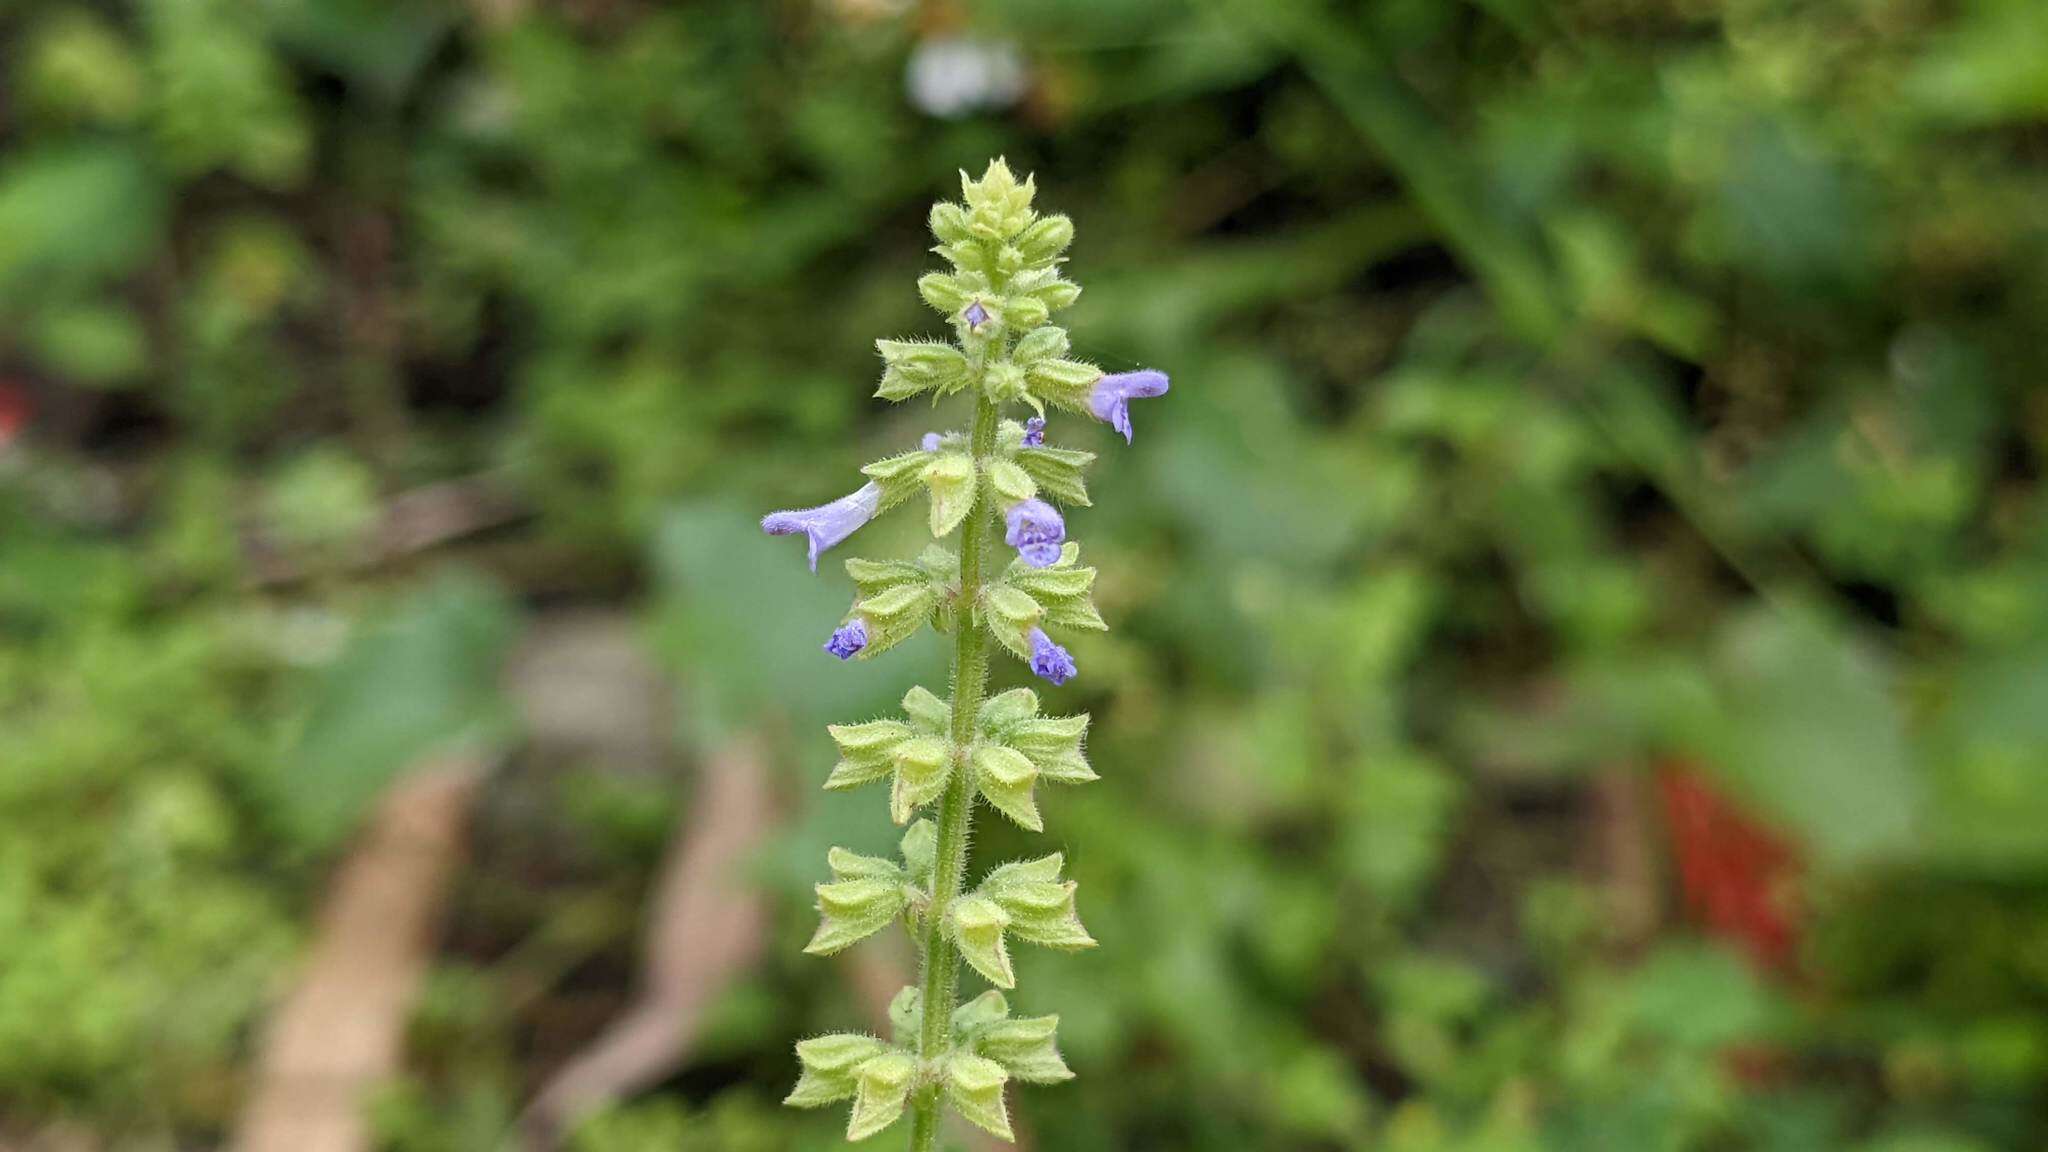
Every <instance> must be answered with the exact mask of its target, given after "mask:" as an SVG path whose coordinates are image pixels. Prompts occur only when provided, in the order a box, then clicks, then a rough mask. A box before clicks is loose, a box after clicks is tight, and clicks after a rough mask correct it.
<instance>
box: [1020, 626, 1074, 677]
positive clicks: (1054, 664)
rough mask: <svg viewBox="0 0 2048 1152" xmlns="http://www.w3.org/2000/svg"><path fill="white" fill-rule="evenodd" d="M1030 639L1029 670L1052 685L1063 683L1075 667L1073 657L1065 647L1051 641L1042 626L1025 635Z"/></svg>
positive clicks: (1072, 673) (1071, 674)
mask: <svg viewBox="0 0 2048 1152" xmlns="http://www.w3.org/2000/svg"><path fill="white" fill-rule="evenodd" d="M1025 638H1026V639H1028V640H1030V641H1031V670H1032V671H1033V672H1035V673H1037V674H1038V675H1040V676H1042V677H1044V678H1045V679H1047V680H1050V681H1051V682H1052V683H1053V686H1054V687H1058V686H1059V685H1061V684H1065V683H1066V682H1067V681H1068V680H1069V679H1070V678H1072V676H1073V675H1074V672H1075V671H1076V669H1075V668H1074V658H1073V657H1072V656H1071V655H1068V653H1067V650H1066V649H1065V648H1062V647H1060V646H1059V645H1057V644H1055V643H1053V642H1052V637H1050V636H1047V635H1046V634H1045V629H1043V628H1033V629H1032V630H1031V632H1030V633H1029V634H1028V635H1027V636H1026V637H1025Z"/></svg>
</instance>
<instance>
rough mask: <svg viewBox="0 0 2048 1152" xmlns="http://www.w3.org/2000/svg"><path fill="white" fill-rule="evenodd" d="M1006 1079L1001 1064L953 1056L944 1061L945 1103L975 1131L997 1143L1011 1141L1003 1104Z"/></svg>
mask: <svg viewBox="0 0 2048 1152" xmlns="http://www.w3.org/2000/svg"><path fill="white" fill-rule="evenodd" d="M1009 1079H1010V1074H1009V1072H1008V1071H1006V1070H1005V1069H1004V1068H1003V1066H1002V1065H1001V1064H998V1063H996V1062H995V1061H993V1060H989V1059H986V1058H984V1057H981V1056H974V1055H970V1054H969V1053H965V1052H955V1053H953V1054H952V1055H951V1056H948V1057H946V1102H947V1103H949V1104H951V1105H952V1106H953V1110H954V1111H955V1112H958V1113H960V1115H961V1116H963V1117H965V1118H966V1119H967V1120H968V1122H970V1123H972V1124H974V1125H975V1126H976V1127H978V1128H982V1129H984V1130H986V1131H988V1132H989V1133H990V1134H992V1135H994V1136H996V1137H998V1138H1000V1139H1003V1140H1015V1139H1016V1137H1015V1136H1014V1135H1013V1134H1012V1133H1011V1132H1010V1116H1009V1113H1008V1112H1007V1111H1006V1110H1005V1108H1004V1104H1003V1085H1004V1084H1006V1083H1008V1082H1009Z"/></svg>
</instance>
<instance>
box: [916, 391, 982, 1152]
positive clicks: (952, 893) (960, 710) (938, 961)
mask: <svg viewBox="0 0 2048 1152" xmlns="http://www.w3.org/2000/svg"><path fill="white" fill-rule="evenodd" d="M973 443H974V456H975V459H976V460H977V461H980V460H985V459H987V458H988V457H989V456H991V455H993V454H994V452H995V444H996V406H995V405H994V404H992V403H990V402H989V400H988V398H987V397H985V396H977V397H976V400H975V405H974V436H973ZM987 505H988V501H987V500H986V499H984V498H983V495H982V493H981V490H980V486H979V485H978V484H977V486H976V489H975V494H974V507H973V509H972V510H971V511H969V512H968V514H967V520H966V523H965V524H964V525H963V527H962V530H961V539H960V611H959V612H958V614H957V615H956V617H955V623H954V626H953V640H954V643H953V747H954V755H955V756H956V758H957V759H956V760H955V762H954V764H953V776H952V779H951V781H949V782H948V783H947V785H946V794H945V795H944V796H942V797H941V798H940V799H939V843H938V861H937V865H936V866H935V867H934V869H933V871H932V902H931V904H930V905H929V907H930V908H931V913H930V915H929V916H927V917H926V924H925V937H924V978H923V986H924V1027H923V1028H922V1029H921V1030H920V1031H919V1032H918V1036H917V1058H918V1063H919V1066H920V1067H922V1068H925V1069H930V1068H932V1067H933V1066H934V1064H935V1063H936V1061H937V1060H938V1059H939V1057H940V1056H941V1055H943V1054H944V1052H945V1050H946V1043H947V1039H948V1037H947V1033H948V1031H949V1030H950V1029H951V1027H952V1021H953V1005H954V1000H955V998H956V995H957V990H958V988H959V983H960V964H959V957H957V956H956V955H954V952H953V940H952V938H951V937H950V936H948V935H947V934H946V910H947V909H948V908H950V907H951V906H952V903H953V901H954V900H955V899H956V898H958V897H959V895H960V885H961V883H962V881H963V879H964V877H965V875H966V872H967V832H968V826H969V825H970V824H971V823H972V822H973V820H974V781H973V780H972V779H971V778H970V772H969V769H968V766H967V749H968V747H969V746H970V745H972V744H973V743H974V717H975V713H977V712H979V711H981V700H982V696H983V695H984V694H985V693H986V691H987V689H988V637H987V635H986V634H985V633H984V632H983V631H982V629H981V627H980V625H978V624H976V623H975V622H974V611H973V605H974V603H975V601H976V600H978V599H979V598H980V596H981V584H982V578H981V571H982V553H983V552H985V551H986V550H987V548H988V526H989V520H990V515H989V513H990V509H989V508H988V506H987ZM938 1139H939V1089H938V1086H937V1085H935V1084H932V1085H926V1086H924V1087H922V1088H920V1089H918V1093H917V1097H916V1114H915V1117H914V1119H913V1122H912V1125H911V1131H910V1147H911V1152H932V1150H933V1149H934V1148H936V1147H937V1146H938Z"/></svg>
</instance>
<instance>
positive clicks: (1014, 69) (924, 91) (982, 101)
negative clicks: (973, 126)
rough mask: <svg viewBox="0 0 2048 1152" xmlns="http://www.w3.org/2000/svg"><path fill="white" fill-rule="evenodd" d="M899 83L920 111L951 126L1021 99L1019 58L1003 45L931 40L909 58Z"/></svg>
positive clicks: (964, 39)
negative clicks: (938, 117) (953, 123)
mask: <svg viewBox="0 0 2048 1152" xmlns="http://www.w3.org/2000/svg"><path fill="white" fill-rule="evenodd" d="M903 79H904V85H905V87H906V88H908V89H909V92H910V102H911V103H912V104H915V105H916V106H917V107H918V109H919V110H920V111H923V112H928V113H930V114H931V115H933V116H941V117H944V118H946V119H948V120H951V119H955V118H958V117H961V116H965V115H967V114H968V113H970V112H977V111H981V110H983V109H989V108H1008V107H1009V106H1010V105H1012V104H1015V103H1016V102H1017V101H1018V99H1019V98H1021V97H1022V96H1023V95H1024V80H1025V77H1024V55H1023V53H1021V52H1019V51H1017V46H1016V45H1015V44H1012V43H1010V42H1009V41H1007V40H1003V41H996V40H979V39H975V38H972V37H965V36H942V37H934V38H933V39H930V40H925V41H923V42H921V43H919V44H918V46H917V50H916V51H914V52H912V53H911V55H910V64H909V66H908V67H907V68H906V69H905V71H904V77H903Z"/></svg>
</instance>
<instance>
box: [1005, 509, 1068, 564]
mask: <svg viewBox="0 0 2048 1152" xmlns="http://www.w3.org/2000/svg"><path fill="white" fill-rule="evenodd" d="M1003 522H1004V523H1005V524H1007V525H1008V530H1007V531H1005V532H1004V533H1003V543H1005V544H1008V545H1009V546H1010V547H1012V548H1015V549H1016V550H1017V555H1019V556H1022V557H1023V558H1024V563H1026V564H1028V565H1030V566H1031V567H1033V568H1050V567H1051V566H1052V565H1053V564H1054V563H1056V562H1058V560H1059V558H1060V544H1061V542H1063V541H1064V540H1066V538H1067V522H1066V520H1065V519H1063V518H1061V516H1060V510H1059V509H1057V508H1055V507H1053V506H1052V505H1050V504H1047V503H1046V502H1045V501H1043V500H1036V499H1033V500H1019V501H1017V502H1016V503H1015V504H1012V505H1010V510H1009V511H1007V512H1005V513H1003Z"/></svg>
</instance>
